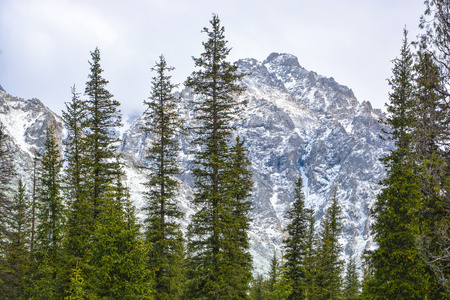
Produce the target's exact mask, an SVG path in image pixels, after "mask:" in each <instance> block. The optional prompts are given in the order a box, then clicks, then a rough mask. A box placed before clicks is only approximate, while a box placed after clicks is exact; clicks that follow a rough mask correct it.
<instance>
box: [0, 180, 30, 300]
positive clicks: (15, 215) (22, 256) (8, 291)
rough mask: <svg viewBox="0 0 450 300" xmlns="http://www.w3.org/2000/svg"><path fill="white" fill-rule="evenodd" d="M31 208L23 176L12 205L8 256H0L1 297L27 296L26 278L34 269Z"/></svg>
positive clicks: (7, 239)
mask: <svg viewBox="0 0 450 300" xmlns="http://www.w3.org/2000/svg"><path fill="white" fill-rule="evenodd" d="M30 213H31V210H30V203H29V199H28V198H27V196H26V191H25V186H24V184H23V182H22V180H21V179H19V183H18V188H17V192H16V194H15V196H14V198H13V201H12V203H11V206H10V207H9V208H8V216H9V217H8V219H7V224H8V232H7V236H6V240H5V255H4V256H3V257H1V258H0V264H1V265H2V267H1V268H0V280H1V283H0V287H1V290H2V291H3V292H2V293H1V294H0V299H20V298H21V297H23V296H24V291H25V285H24V280H23V278H24V277H25V276H27V275H28V271H29V269H30V235H31V228H30V226H31V214H30Z"/></svg>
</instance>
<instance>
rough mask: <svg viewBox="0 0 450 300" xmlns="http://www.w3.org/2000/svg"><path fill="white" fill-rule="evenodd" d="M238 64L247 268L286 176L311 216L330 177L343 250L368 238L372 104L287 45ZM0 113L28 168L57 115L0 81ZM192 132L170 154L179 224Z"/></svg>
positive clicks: (132, 156) (132, 140)
mask: <svg viewBox="0 0 450 300" xmlns="http://www.w3.org/2000/svg"><path fill="white" fill-rule="evenodd" d="M238 65H239V70H240V71H241V72H243V73H246V74H249V75H247V76H246V77H244V78H243V80H242V84H243V85H244V86H245V87H246V88H247V90H246V91H245V92H244V93H243V94H241V95H240V96H239V97H240V99H241V100H246V101H247V102H248V105H247V106H246V108H245V110H244V112H243V115H242V117H240V118H238V119H237V121H236V123H235V124H234V125H235V126H236V129H237V131H236V134H238V135H240V136H241V137H242V138H244V139H245V141H246V145H247V147H248V150H249V156H250V160H251V162H252V171H253V180H254V183H255V186H254V193H253V197H252V201H253V207H254V209H253V211H252V215H251V218H252V219H253V222H252V226H251V232H250V237H251V253H252V254H253V257H254V262H255V270H256V271H257V272H265V271H267V270H268V266H269V261H270V259H271V258H272V255H273V251H274V250H275V251H278V252H279V253H280V251H281V245H282V240H283V236H284V233H283V229H284V228H285V225H286V220H285V212H286V210H287V209H288V208H289V207H290V205H291V203H292V201H293V189H294V182H295V181H296V178H297V176H298V175H299V174H301V176H302V177H303V183H304V186H305V190H304V192H305V195H306V202H307V205H309V206H310V207H313V208H314V209H315V212H316V219H317V220H318V223H319V222H320V220H321V218H322V217H323V215H324V213H325V210H326V208H327V206H328V203H329V199H330V195H331V191H332V190H333V186H334V185H337V186H338V189H339V192H338V198H339V202H340V204H341V206H342V208H343V219H344V233H343V238H342V239H341V241H342V243H343V244H344V250H345V255H349V254H352V253H357V254H358V255H359V254H361V252H362V251H363V250H364V249H365V248H366V247H371V243H372V241H371V237H370V218H369V214H370V213H369V212H370V207H371V205H372V204H373V202H374V200H375V196H376V194H377V193H378V191H379V189H380V186H379V185H378V182H379V181H380V179H382V177H383V176H384V170H383V166H382V164H381V163H380V162H379V160H378V159H379V158H380V157H381V156H382V155H383V154H384V153H386V152H387V151H388V150H389V149H390V148H391V147H392V144H390V143H389V142H387V141H383V140H381V139H380V138H379V136H380V135H381V134H382V128H383V127H382V125H381V124H380V123H378V121H377V120H378V119H379V118H382V117H383V115H382V112H381V111H380V110H377V109H373V108H372V106H371V104H370V103H369V102H362V103H359V102H358V101H357V99H356V98H355V96H354V94H353V92H352V90H351V89H349V88H348V87H346V86H343V85H340V84H338V83H337V82H336V81H335V80H334V79H333V78H327V77H324V76H321V75H318V74H316V73H314V72H312V71H308V70H306V69H304V68H303V67H302V66H301V65H300V64H299V61H298V59H297V58H296V57H295V56H293V55H289V54H279V53H272V54H270V55H269V56H268V58H267V59H266V60H265V61H263V62H259V61H257V60H255V59H243V60H239V61H238ZM179 95H180V96H181V99H182V100H181V102H180V104H179V110H180V112H181V113H182V114H183V119H184V120H185V122H186V124H185V125H186V126H187V127H189V125H190V124H192V122H194V120H193V112H192V110H190V108H189V100H190V99H191V98H192V97H194V96H193V95H192V94H191V92H190V91H189V90H188V89H185V90H182V91H181V92H180V93H179ZM0 122H1V123H2V124H4V126H5V127H6V129H7V132H8V133H9V134H10V135H11V136H12V139H13V142H14V144H15V147H16V148H17V149H18V152H19V153H20V154H19V155H18V156H17V159H16V160H17V161H18V164H21V165H22V167H21V168H20V169H21V170H22V172H27V171H29V170H30V166H31V165H30V164H31V156H32V155H33V152H34V151H35V149H39V148H40V147H41V146H42V141H43V137H44V128H45V127H46V126H47V125H48V124H49V123H52V124H54V125H55V127H56V129H57V134H58V135H59V136H60V137H62V136H63V135H64V131H63V127H62V123H61V119H60V118H59V117H58V116H57V115H56V114H54V113H52V112H51V111H50V110H48V108H46V107H45V106H44V105H43V104H42V103H41V102H40V101H39V100H37V99H31V100H23V99H18V98H15V97H12V96H10V95H8V94H7V93H6V92H5V91H3V89H1V87H0ZM143 122H144V119H143V116H141V117H140V118H139V119H138V120H137V121H136V122H135V123H134V124H133V125H132V126H131V127H130V129H129V130H128V131H126V132H125V133H124V136H123V143H122V146H121V147H120V150H121V153H122V157H123V159H124V162H125V164H126V168H125V173H126V177H127V178H126V184H127V186H128V187H129V188H130V190H131V194H132V197H133V200H134V201H135V203H136V205H137V206H138V207H142V203H143V200H142V199H143V191H144V187H143V185H142V183H143V182H145V174H143V172H142V169H141V168H139V166H142V165H145V163H146V162H145V151H146V149H147V148H148V146H149V145H150V144H151V142H152V137H151V136H146V134H145V133H144V132H143V131H142V125H143ZM192 138H193V137H192V136H191V135H190V134H189V133H188V134H180V136H179V140H180V145H181V149H182V151H181V155H180V161H181V164H182V170H183V173H182V174H181V175H180V176H179V178H178V179H179V180H180V183H181V188H180V193H179V203H180V207H181V208H182V210H183V211H184V212H186V214H187V217H186V218H184V219H183V225H184V226H187V224H188V220H189V218H188V216H189V215H190V214H192V212H193V211H194V209H195V208H194V207H193V206H192V204H191V201H190V200H191V199H192V197H193V190H192V186H193V180H192V176H191V174H190V171H189V168H190V164H189V162H190V160H191V159H192V157H191V152H190V151H191V149H192V147H193V145H191V141H192Z"/></svg>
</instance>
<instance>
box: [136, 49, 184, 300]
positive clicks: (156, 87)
mask: <svg viewBox="0 0 450 300" xmlns="http://www.w3.org/2000/svg"><path fill="white" fill-rule="evenodd" d="M171 70H173V68H170V67H168V66H167V63H166V60H165V59H164V56H162V55H161V56H160V57H159V62H157V63H156V65H155V66H154V67H153V68H152V71H154V72H156V76H155V77H153V80H152V92H151V96H150V98H149V101H145V102H144V103H145V104H146V105H147V106H148V107H147V110H146V120H147V121H146V124H145V127H144V128H143V129H144V130H145V131H146V132H148V133H149V134H152V135H153V136H154V138H155V141H154V143H153V144H152V146H151V148H150V149H149V150H148V155H147V160H148V162H149V167H148V170H149V172H150V174H149V176H148V182H147V183H146V186H147V187H148V192H147V193H146V198H147V205H146V207H145V210H146V211H147V219H146V220H145V222H146V225H147V228H146V240H147V243H149V245H150V252H149V262H148V265H149V268H150V270H152V272H154V273H155V284H156V286H155V288H154V292H155V294H154V296H155V299H177V298H178V297H179V296H180V295H181V283H182V282H183V280H182V266H183V256H184V253H183V252H184V251H183V237H182V233H181V228H180V219H181V218H182V217H183V213H182V212H181V211H180V210H179V209H178V207H177V204H176V200H175V196H176V193H177V188H178V182H177V179H176V178H175V177H174V176H176V175H178V174H179V173H180V171H179V168H178V152H179V146H178V140H177V139H176V134H177V132H178V131H179V129H180V126H181V124H180V120H179V115H178V113H177V103H178V101H179V98H177V97H175V96H173V94H172V90H173V88H175V85H173V84H172V83H171V82H170V78H171V76H169V75H168V74H167V73H168V72H170V71H171Z"/></svg>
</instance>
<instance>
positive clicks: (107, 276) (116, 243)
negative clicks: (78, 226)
mask: <svg viewBox="0 0 450 300" xmlns="http://www.w3.org/2000/svg"><path fill="white" fill-rule="evenodd" d="M104 197H106V199H104V201H103V202H104V203H105V205H104V207H103V208H102V210H101V211H100V215H99V217H98V219H97V222H96V225H95V230H94V239H93V242H92V259H91V261H90V266H91V268H92V271H91V272H90V273H89V274H88V276H86V277H85V280H87V284H88V287H89V289H90V290H91V291H92V294H93V295H95V296H96V297H98V298H100V299H152V297H151V292H152V291H151V286H152V276H151V273H150V271H149V270H147V264H146V261H147V253H148V249H147V247H146V246H145V243H144V240H143V238H142V235H141V233H140V227H139V226H138V225H137V223H136V220H135V217H134V215H135V212H134V209H133V207H132V205H131V203H129V200H128V199H121V201H118V200H117V199H116V191H114V190H113V191H111V192H110V193H109V192H108V191H106V193H104ZM124 202H125V203H126V205H125V207H124V205H123V204H122V203H124Z"/></svg>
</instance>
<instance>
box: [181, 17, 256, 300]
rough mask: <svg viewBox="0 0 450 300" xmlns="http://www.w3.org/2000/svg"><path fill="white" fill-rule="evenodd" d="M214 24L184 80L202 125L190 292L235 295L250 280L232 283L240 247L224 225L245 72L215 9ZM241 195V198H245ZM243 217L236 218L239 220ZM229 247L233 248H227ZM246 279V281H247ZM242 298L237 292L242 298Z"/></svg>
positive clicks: (190, 236) (198, 130) (227, 220)
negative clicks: (239, 67) (235, 121)
mask: <svg viewBox="0 0 450 300" xmlns="http://www.w3.org/2000/svg"><path fill="white" fill-rule="evenodd" d="M210 23H211V26H212V28H211V29H208V28H204V30H203V31H204V32H205V33H206V34H207V35H208V41H207V42H204V43H203V46H204V49H205V52H204V53H202V54H201V56H200V57H199V58H194V62H195V65H196V67H198V68H199V70H198V71H195V72H193V73H192V75H191V76H190V77H189V78H188V80H187V81H186V86H187V87H190V88H192V90H193V92H194V93H195V94H196V95H197V96H196V97H194V99H193V102H192V107H193V109H194V112H195V116H196V121H197V124H198V127H196V128H194V130H195V136H196V138H195V140H194V145H196V149H197V150H196V151H195V159H194V162H193V165H194V168H193V170H192V173H193V176H194V180H195V197H194V204H195V205H196V206H197V207H198V208H199V210H198V212H197V213H195V214H194V215H193V217H192V220H191V223H190V225H189V228H188V239H189V242H188V254H189V268H188V269H189V270H188V276H189V287H188V297H191V298H196V299H235V297H241V296H240V292H238V291H242V290H246V289H248V281H244V282H242V286H233V285H234V284H235V282H234V281H233V278H230V276H229V274H230V270H232V269H233V268H234V266H233V264H232V263H233V261H230V262H231V263H229V262H228V258H229V257H230V256H231V254H232V253H231V252H229V251H230V250H231V251H235V254H233V255H236V257H238V256H241V255H242V254H243V253H242V251H243V249H242V247H240V246H238V245H236V246H234V245H232V244H228V241H229V240H228V239H227V237H226V234H225V232H226V229H227V228H229V227H230V226H235V225H232V224H230V222H233V221H235V220H233V218H230V217H229V216H230V215H231V209H232V206H233V205H232V204H231V203H233V202H235V200H234V199H233V196H232V195H230V190H229V184H228V183H227V179H228V176H227V174H229V173H228V169H229V167H228V164H229V162H230V160H229V157H230V147H229V146H228V144H229V142H230V138H231V135H232V132H233V128H232V123H231V121H232V120H233V119H234V118H235V116H236V113H237V112H238V111H239V110H240V106H239V103H238V102H237V99H236V94H237V93H239V92H241V91H242V90H243V88H242V87H240V86H239V85H238V80H239V79H240V78H241V77H242V76H243V75H242V74H239V73H238V72H237V65H236V64H231V63H229V62H227V61H226V58H227V56H228V54H229V52H230V49H229V48H227V46H226V44H227V41H226V40H225V37H224V28H223V27H221V25H220V21H219V18H218V16H217V15H213V19H212V20H211V22H210ZM243 200H244V199H242V200H241V201H243ZM239 219H240V218H237V219H236V221H237V220H239ZM225 251H226V252H229V253H225ZM245 285H247V286H245ZM238 299H239V298H238Z"/></svg>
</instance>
